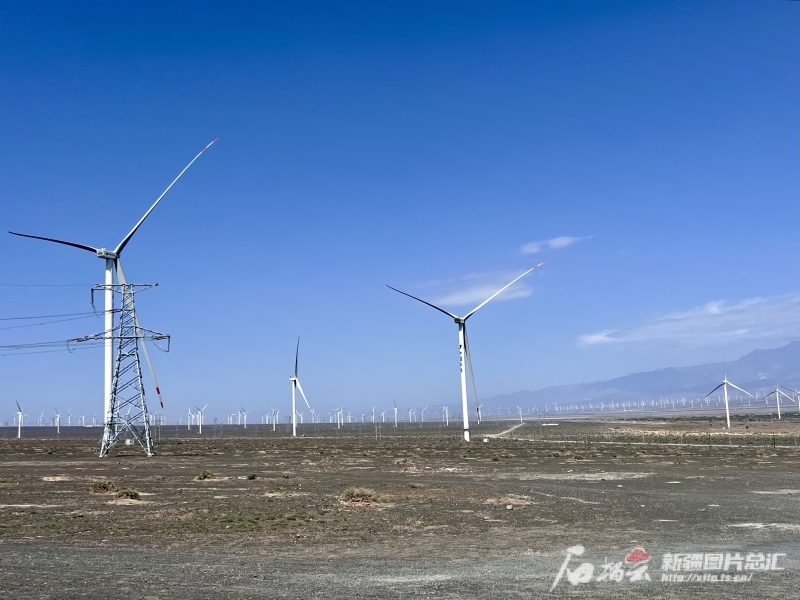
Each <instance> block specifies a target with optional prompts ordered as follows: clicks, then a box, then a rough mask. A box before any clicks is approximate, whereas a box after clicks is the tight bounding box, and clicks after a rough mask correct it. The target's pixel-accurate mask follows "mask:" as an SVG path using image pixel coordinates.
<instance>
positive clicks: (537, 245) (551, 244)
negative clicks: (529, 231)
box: [520, 235, 591, 254]
mask: <svg viewBox="0 0 800 600" xmlns="http://www.w3.org/2000/svg"><path fill="white" fill-rule="evenodd" d="M589 237H591V236H589ZM589 237H572V236H569V235H562V236H560V237H556V238H552V239H549V240H543V241H539V242H528V243H527V244H525V245H524V246H522V248H520V252H522V253H523V254H536V253H537V252H541V251H542V250H555V249H557V248H566V247H567V246H572V244H574V243H575V242H580V241H581V240H587V239H589Z"/></svg>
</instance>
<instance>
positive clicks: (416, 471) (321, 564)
mask: <svg viewBox="0 0 800 600" xmlns="http://www.w3.org/2000/svg"><path fill="white" fill-rule="evenodd" d="M512 425H513V423H508V422H506V423H497V424H486V425H485V426H484V429H483V435H487V434H489V433H497V432H499V431H502V430H505V429H508V428H509V427H511V426H512ZM558 427H560V428H561V429H560V430H559V431H558V432H554V431H552V429H556V427H553V428H552V429H548V428H544V427H540V426H535V425H530V424H526V425H524V426H523V427H520V428H517V429H515V430H514V431H513V432H511V433H510V434H509V435H513V436H515V438H516V439H514V440H511V439H508V438H507V437H501V438H489V441H488V442H486V443H484V442H482V441H477V442H473V443H472V444H469V445H467V444H464V443H461V442H458V441H456V440H455V436H454V435H451V433H452V432H448V431H445V430H437V429H435V428H431V429H427V430H419V429H415V428H412V427H406V428H401V429H400V430H398V431H392V428H385V429H383V431H382V439H380V440H378V441H376V440H375V437H374V435H372V434H370V433H367V432H366V431H365V432H364V433H362V434H361V435H357V434H356V433H355V430H354V429H352V428H351V430H350V431H349V432H348V431H347V430H345V433H344V434H342V433H337V432H334V431H332V430H328V429H324V430H323V431H322V432H319V433H320V437H306V438H300V439H296V440H291V439H288V438H287V437H286V435H285V432H284V433H280V432H279V433H276V434H271V433H270V432H268V431H266V429H264V430H262V431H261V432H260V435H259V433H258V430H257V429H255V430H254V431H255V433H254V434H250V433H248V437H232V434H234V433H237V432H236V430H231V429H224V430H219V431H217V434H218V435H221V436H222V437H210V436H211V435H213V432H212V431H211V430H209V431H208V433H207V432H206V431H205V430H204V436H205V435H207V436H209V437H204V438H202V439H201V438H198V437H197V436H196V435H195V436H194V437H192V438H184V439H178V438H175V437H171V436H162V444H160V445H159V446H158V452H159V454H158V456H156V457H153V458H149V459H148V458H146V457H143V456H140V455H139V454H138V452H136V451H135V449H132V448H128V447H122V448H120V452H119V455H117V456H115V457H114V458H111V459H108V460H100V459H98V458H96V456H95V455H96V445H97V444H96V442H97V440H96V439H95V438H96V433H97V431H96V430H89V433H90V435H91V437H79V436H77V435H76V436H69V435H65V436H64V438H63V439H61V440H49V439H38V440H36V439H23V440H15V439H13V440H8V439H6V440H0V481H3V483H0V517H2V518H0V525H1V526H0V549H1V550H0V562H1V564H2V567H3V568H2V569H1V570H0V595H7V596H9V597H14V598H43V597H44V598H63V597H75V598H78V597H89V598H106V597H110V596H111V595H112V594H110V593H109V588H108V586H109V585H119V586H121V588H122V589H123V590H124V591H123V592H122V593H123V594H124V595H125V596H129V597H142V598H144V597H153V598H167V597H176V596H177V597H204V598H205V597H207V598H219V597H286V598H289V597H337V598H338V597H366V598H373V597H374V598H389V597H396V596H398V595H399V596H406V597H417V596H419V597H434V598H451V597H452V598H467V597H478V598H488V597H540V596H546V595H548V590H549V589H550V586H551V585H552V584H553V581H554V579H555V577H556V574H557V573H558V572H559V568H560V567H561V564H562V562H563V561H564V559H565V557H566V549H567V548H568V547H570V546H574V545H576V544H580V545H583V546H584V547H585V549H586V551H585V554H584V555H583V556H582V557H575V558H573V559H572V561H571V562H570V565H569V568H570V569H573V570H574V569H576V568H577V567H578V565H580V564H581V563H582V562H589V563H592V564H593V566H594V569H595V572H594V577H593V580H592V581H591V582H588V583H585V584H578V585H576V586H572V585H571V584H570V582H569V580H568V579H567V578H566V577H563V578H562V581H561V582H560V583H559V584H558V586H557V587H556V589H555V591H554V592H553V594H552V595H553V597H561V596H565V597H583V596H584V595H585V596H586V597H592V598H598V597H600V598H602V597H608V598H615V597H642V598H656V597H659V596H661V597H664V598H687V597H718V598H745V597H748V598H749V597H751V596H752V595H753V594H759V595H760V596H761V597H764V598H797V597H800V504H799V501H800V478H799V477H798V476H797V465H798V460H800V449H798V448H796V447H780V446H781V444H779V443H776V447H773V446H771V445H769V442H770V440H771V435H772V432H776V433H778V434H779V435H778V437H777V439H778V440H784V441H786V442H787V445H789V444H788V442H789V441H790V440H791V439H792V438H793V436H795V435H797V433H798V430H799V429H800V428H799V427H798V422H797V420H791V419H790V420H789V421H786V422H781V423H774V422H771V421H766V420H763V419H762V420H756V421H751V422H745V421H742V422H740V423H737V429H736V431H737V432H738V431H739V430H741V431H742V435H745V433H746V435H748V436H750V439H751V440H753V441H755V440H759V442H758V444H757V445H756V444H750V445H746V446H743V447H733V446H726V445H725V444H712V445H711V446H708V445H692V446H687V445H684V446H679V445H669V444H667V443H646V444H642V443H641V440H640V441H639V442H638V443H637V444H636V445H634V444H632V443H630V444H629V443H621V442H624V441H629V442H633V441H635V440H636V439H638V438H639V437H640V436H641V435H642V432H646V433H645V435H646V437H645V438H644V439H645V441H648V440H650V439H652V440H653V441H654V442H655V441H657V440H662V441H664V442H667V441H669V440H671V439H672V438H671V437H669V436H675V435H678V436H680V435H681V434H682V435H683V436H684V440H686V439H689V440H690V441H691V439H694V438H692V436H696V439H698V440H702V439H704V437H703V436H704V435H705V436H706V438H705V439H707V437H708V436H707V434H708V433H709V430H711V432H712V433H713V436H717V435H718V434H719V433H720V432H719V428H718V423H717V424H716V425H715V424H714V423H712V424H711V425H710V426H709V424H708V421H707V420H706V421H697V422H695V421H689V422H675V421H670V422H664V421H660V422H638V423H637V422H623V423H617V422H615V423H599V422H594V423H561V424H560V425H559V426H558ZM745 427H746V428H747V429H745ZM612 428H613V429H612ZM364 429H365V430H366V429H368V428H364ZM609 431H612V432H613V439H609V438H610V437H611V436H609ZM73 433H74V432H73ZM176 433H178V432H177V431H176ZM238 433H241V431H239V432H238ZM308 433H309V434H311V433H312V432H310V431H309V432H308ZM223 434H224V435H223ZM84 435H85V431H84ZM648 435H649V436H651V437H647V436H648ZM659 436H660V437H659ZM713 436H712V442H713V441H714V440H716V439H717V438H716V437H713ZM558 437H562V438H563V439H564V440H566V442H563V443H562V442H559V441H558V439H557V438H558ZM525 438H527V439H528V440H530V439H531V438H534V439H536V441H526V439H525ZM743 439H744V438H743ZM582 440H583V441H582ZM587 440H595V441H594V442H593V443H587ZM599 441H603V442H604V443H598V442H599ZM761 442H763V443H761ZM203 471H209V472H210V473H213V474H214V477H212V478H208V479H204V480H199V479H198V475H200V473H202V472H203ZM252 476H255V477H252ZM95 481H111V482H112V483H113V484H114V486H115V487H116V488H120V489H121V488H130V489H135V490H137V491H138V492H139V499H138V500H133V499H125V498H121V499H118V498H117V497H116V494H115V493H95V492H92V491H91V486H92V483H93V482H95ZM350 486H360V487H366V488H370V489H371V490H373V491H374V502H369V503H359V504H352V503H346V502H342V501H341V500H340V495H341V494H342V492H344V491H345V489H347V488H348V487H350ZM509 507H510V508H509ZM634 547H641V548H643V549H645V550H646V551H647V552H648V553H650V554H651V558H650V560H649V562H648V563H647V566H648V568H647V573H648V575H649V576H650V578H651V580H650V581H649V582H648V581H629V577H628V578H626V577H623V578H622V581H619V582H617V581H613V580H612V581H608V580H605V581H603V580H601V581H597V580H596V579H597V577H598V576H599V575H600V574H601V572H602V569H603V566H602V565H603V563H604V562H606V563H615V562H620V561H622V562H623V566H625V567H628V565H625V564H624V558H625V556H626V555H628V553H629V552H630V551H631V550H632V549H633V548H634ZM737 552H739V553H742V555H743V556H744V555H747V554H748V553H751V554H752V553H758V552H762V553H765V554H775V553H779V554H785V555H786V556H782V557H780V558H779V559H778V561H777V563H776V566H777V567H779V568H782V569H783V570H781V571H759V572H754V571H748V572H746V573H745V572H743V573H745V574H752V575H753V577H752V579H751V580H750V581H747V582H738V583H733V582H730V583H729V582H717V583H708V582H691V583H686V582H683V583H677V582H662V581H661V578H662V575H663V574H665V573H669V572H665V571H662V563H663V561H664V555H665V554H667V553H673V554H674V553H704V554H712V553H713V554H716V553H722V554H726V553H727V554H731V553H733V554H735V553H737ZM675 574H681V572H676V573H675Z"/></svg>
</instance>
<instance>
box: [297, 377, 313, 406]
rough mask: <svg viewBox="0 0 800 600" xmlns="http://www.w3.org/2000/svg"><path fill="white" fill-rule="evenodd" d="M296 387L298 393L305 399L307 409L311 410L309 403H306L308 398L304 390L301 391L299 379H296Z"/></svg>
mask: <svg viewBox="0 0 800 600" xmlns="http://www.w3.org/2000/svg"><path fill="white" fill-rule="evenodd" d="M297 389H298V390H300V395H301V396H302V397H303V400H305V401H306V406H307V407H308V410H313V409H312V408H311V405H310V404H309V403H308V398H306V394H305V392H303V386H302V385H300V380H299V379H298V380H297Z"/></svg>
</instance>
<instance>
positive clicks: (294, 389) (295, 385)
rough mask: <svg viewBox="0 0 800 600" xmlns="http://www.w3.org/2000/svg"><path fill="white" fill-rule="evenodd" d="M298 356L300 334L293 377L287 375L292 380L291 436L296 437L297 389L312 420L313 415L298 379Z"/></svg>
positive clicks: (298, 340)
mask: <svg viewBox="0 0 800 600" xmlns="http://www.w3.org/2000/svg"><path fill="white" fill-rule="evenodd" d="M299 358H300V336H297V349H296V350H295V353H294V377H289V381H291V382H292V437H297V390H300V395H301V396H303V400H305V403H306V406H307V407H308V410H309V411H311V417H312V420H313V417H314V409H313V408H311V405H310V404H309V403H308V398H306V395H305V392H303V386H302V385H300V379H298V375H297V366H298V365H297V363H298V360H299Z"/></svg>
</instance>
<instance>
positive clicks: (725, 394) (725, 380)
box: [706, 373, 753, 429]
mask: <svg viewBox="0 0 800 600" xmlns="http://www.w3.org/2000/svg"><path fill="white" fill-rule="evenodd" d="M728 386H731V387H732V388H734V389H737V390H739V391H740V392H743V393H745V394H747V395H748V396H750V397H751V398H752V397H753V394H751V393H750V392H748V391H745V390H743V389H742V388H740V387H739V386H736V385H734V384H732V383H731V382H730V381H728V374H727V373H725V374H724V375H723V378H722V383H720V384H719V385H718V386H717V387H715V388H714V389H713V390H711V391H710V392H708V394H706V398H708V397H709V396H710V395H711V394H713V393H714V392H716V391H717V390H718V389H719V388H722V397H723V398H724V399H725V418H726V419H727V421H728V429H730V428H731V413H730V410H729V408H728Z"/></svg>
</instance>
